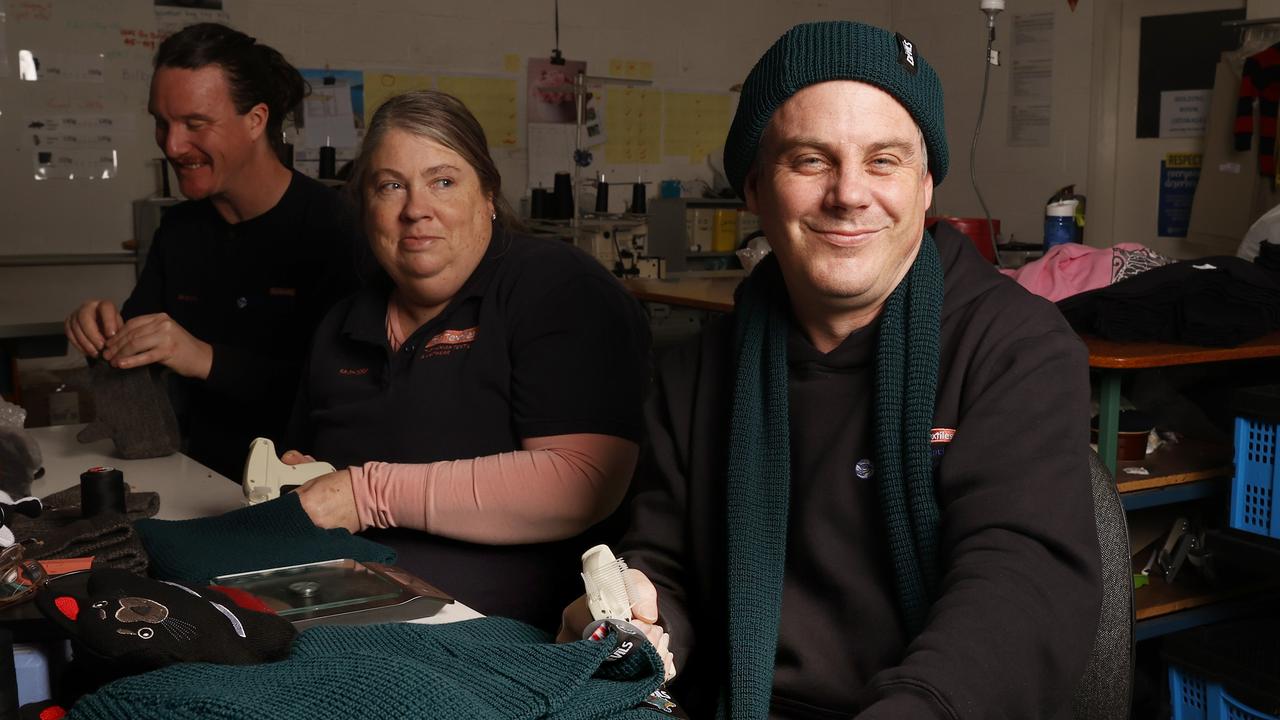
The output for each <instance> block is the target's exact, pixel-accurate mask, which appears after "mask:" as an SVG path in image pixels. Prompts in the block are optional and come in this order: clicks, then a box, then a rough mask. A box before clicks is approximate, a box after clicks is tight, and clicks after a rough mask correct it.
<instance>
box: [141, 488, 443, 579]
mask: <svg viewBox="0 0 1280 720" xmlns="http://www.w3.org/2000/svg"><path fill="white" fill-rule="evenodd" d="M134 527H135V528H136V529H137V531H138V534H139V535H140V536H142V543H143V545H144V546H145V547H146V549H147V554H148V555H149V556H150V557H151V575H152V576H154V577H157V578H160V579H162V580H177V581H179V582H189V583H199V584H202V585H203V584H208V583H209V582H210V581H211V580H213V578H215V577H217V576H219V575H229V574H232V573H239V572H250V571H252V570H265V569H267V568H276V567H284V566H286V565H300V564H302V563H309V562H320V561H322V560H339V559H344V558H350V559H352V560H360V561H362V562H380V563H388V564H391V563H394V562H395V560H396V554H395V551H394V550H392V549H391V548H389V547H387V546H386V545H380V544H378V543H375V542H373V541H371V540H366V539H364V538H361V537H356V536H354V535H352V534H351V533H349V532H347V531H346V530H322V529H320V528H318V527H316V526H315V524H314V523H312V522H311V518H309V517H308V516H307V513H306V511H305V510H303V509H302V504H301V503H300V502H299V500H298V496H297V495H295V494H294V493H289V494H287V495H284V496H281V497H279V498H276V499H275V500H271V501H268V502H264V503H260V504H258V505H251V506H249V507H243V508H240V509H238V510H232V511H231V512H228V513H224V514H222V515H217V516H215V517H207V518H197V519H194V520H154V519H152V520H140V521H138V522H137V523H135V525H134ZM447 590H448V588H446V591H447Z"/></svg>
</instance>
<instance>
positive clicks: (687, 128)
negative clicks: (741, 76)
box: [662, 92, 730, 163]
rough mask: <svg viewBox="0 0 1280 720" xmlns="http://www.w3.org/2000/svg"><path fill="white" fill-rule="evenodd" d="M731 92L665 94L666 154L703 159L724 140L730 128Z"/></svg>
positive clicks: (690, 158)
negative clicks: (727, 93) (729, 93)
mask: <svg viewBox="0 0 1280 720" xmlns="http://www.w3.org/2000/svg"><path fill="white" fill-rule="evenodd" d="M729 105H730V103H729V96H728V95H726V94H720V93H681V92H669V93H666V94H665V95H664V97H663V113H664V115H663V127H664V128H665V132H664V135H663V148H662V150H663V154H664V155H672V156H675V155H680V156H688V158H689V162H691V163H698V162H701V161H702V159H703V158H704V157H706V155H707V154H708V153H710V152H711V151H712V150H713V149H714V148H716V147H718V146H720V145H722V144H724V138H725V135H726V134H728V132H729V120H730V113H729Z"/></svg>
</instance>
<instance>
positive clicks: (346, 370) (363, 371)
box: [338, 368, 369, 375]
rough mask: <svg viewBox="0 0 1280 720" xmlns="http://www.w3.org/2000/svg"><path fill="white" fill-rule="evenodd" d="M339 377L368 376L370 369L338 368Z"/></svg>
mask: <svg viewBox="0 0 1280 720" xmlns="http://www.w3.org/2000/svg"><path fill="white" fill-rule="evenodd" d="M338 374H339V375H368V374H369V368H338Z"/></svg>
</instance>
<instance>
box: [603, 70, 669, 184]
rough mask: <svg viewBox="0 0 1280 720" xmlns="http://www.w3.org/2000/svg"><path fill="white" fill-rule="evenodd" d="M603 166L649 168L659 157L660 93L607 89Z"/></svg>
mask: <svg viewBox="0 0 1280 720" xmlns="http://www.w3.org/2000/svg"><path fill="white" fill-rule="evenodd" d="M604 124H605V132H606V133H607V134H608V138H609V139H608V140H607V141H606V142H605V144H604V155H605V162H608V163H609V164H611V165H630V164H637V165H653V164H657V163H658V162H660V161H661V159H662V157H661V154H662V142H661V138H662V133H661V130H662V92H661V91H659V90H653V89H650V88H637V87H610V88H609V91H608V93H607V99H606V101H605V118H604Z"/></svg>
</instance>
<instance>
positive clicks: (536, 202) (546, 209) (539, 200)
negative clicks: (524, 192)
mask: <svg viewBox="0 0 1280 720" xmlns="http://www.w3.org/2000/svg"><path fill="white" fill-rule="evenodd" d="M550 214H551V193H549V192H547V189H546V188H534V189H533V197H532V198H531V199H530V201H529V217H531V218H535V219H538V218H545V217H547V216H548V215H550Z"/></svg>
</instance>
